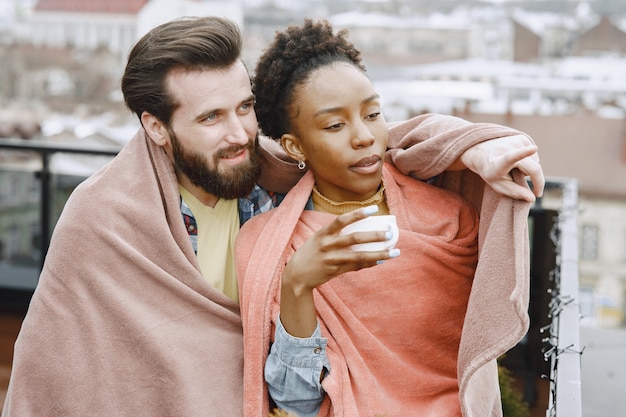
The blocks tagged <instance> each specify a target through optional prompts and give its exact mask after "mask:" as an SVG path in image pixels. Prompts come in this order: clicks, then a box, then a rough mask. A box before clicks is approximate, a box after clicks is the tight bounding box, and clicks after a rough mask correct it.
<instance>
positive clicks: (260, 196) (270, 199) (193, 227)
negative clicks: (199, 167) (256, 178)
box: [180, 185, 285, 254]
mask: <svg viewBox="0 0 626 417" xmlns="http://www.w3.org/2000/svg"><path fill="white" fill-rule="evenodd" d="M284 197H285V195H284V194H280V193H275V192H272V191H267V190H265V189H263V188H261V187H260V186H258V185H255V186H254V189H253V190H252V192H251V193H250V194H249V195H248V196H247V197H245V198H240V199H239V200H238V206H239V225H240V226H241V225H243V224H244V223H245V222H246V221H248V220H250V219H251V218H252V217H253V216H256V215H257V214H261V213H265V212H266V211H269V210H271V209H273V208H274V207H276V206H278V205H279V204H280V202H281V201H282V200H283V198H284ZM180 212H181V213H182V215H183V221H184V222H185V228H187V233H189V238H190V239H191V245H192V246H193V251H194V252H195V253H196V254H197V253H198V226H197V224H196V219H195V218H194V217H193V213H192V212H191V210H190V209H189V206H187V203H185V201H184V200H183V199H182V198H181V199H180Z"/></svg>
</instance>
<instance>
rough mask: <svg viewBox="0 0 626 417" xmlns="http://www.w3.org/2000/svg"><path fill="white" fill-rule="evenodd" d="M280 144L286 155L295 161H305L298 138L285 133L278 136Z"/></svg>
mask: <svg viewBox="0 0 626 417" xmlns="http://www.w3.org/2000/svg"><path fill="white" fill-rule="evenodd" d="M280 144H281V145H282V146H283V149H284V150H285V152H287V155H289V156H290V157H291V158H292V159H295V160H296V161H306V156H305V155H304V152H302V148H301V147H300V140H299V139H298V137H297V136H294V135H292V134H291V133H285V134H284V135H282V136H281V137H280Z"/></svg>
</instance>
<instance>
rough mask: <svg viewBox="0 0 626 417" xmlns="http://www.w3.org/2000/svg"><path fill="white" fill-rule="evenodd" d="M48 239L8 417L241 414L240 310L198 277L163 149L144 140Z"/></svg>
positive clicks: (76, 202)
mask: <svg viewBox="0 0 626 417" xmlns="http://www.w3.org/2000/svg"><path fill="white" fill-rule="evenodd" d="M53 242H54V243H53V245H52V246H50V250H49V252H48V257H47V259H46V262H45V266H44V269H43V272H42V275H41V278H40V281H39V285H38V287H37V289H36V292H35V295H34V297H33V300H32V302H31V306H30V309H29V311H28V314H27V316H26V319H25V321H24V324H23V327H22V329H21V332H20V334H19V337H18V340H17V342H16V346H15V358H14V362H13V374H12V376H11V384H10V387H9V392H8V394H7V400H6V403H5V409H4V413H3V416H4V417H9V416H15V417H29V416H32V417H41V416H63V417H85V416H133V417H135V416H150V417H158V416H163V417H165V416H168V417H169V416H209V415H211V416H239V415H241V410H242V389H241V381H242V378H243V375H242V362H241V360H242V349H243V348H242V336H241V331H242V329H241V319H240V316H239V306H238V305H237V304H236V303H234V302H233V301H231V300H230V299H229V298H227V297H226V296H225V295H224V294H222V293H221V292H220V291H218V290H216V289H215V288H213V287H212V286H211V285H209V284H208V283H207V282H206V280H204V278H203V277H202V275H201V274H200V271H199V266H198V263H197V260H196V256H195V254H194V252H193V248H192V246H191V242H190V240H189V236H188V234H187V231H186V229H185V225H184V223H183V221H182V217H181V213H180V196H179V192H178V186H177V182H176V177H175V174H174V171H173V167H172V165H171V163H170V162H169V160H168V159H167V156H166V155H165V153H164V152H163V151H162V149H161V148H159V147H157V146H155V145H154V144H153V143H152V141H151V140H149V139H147V138H146V137H145V136H144V134H143V132H139V133H138V134H137V135H136V136H135V138H134V139H133V140H132V141H131V142H130V143H129V144H128V145H127V146H126V147H125V148H124V150H123V151H122V152H121V153H120V154H119V155H118V157H117V158H115V159H114V160H113V162H112V163H111V164H109V165H108V166H107V167H105V168H104V169H103V170H101V171H100V172H98V173H96V174H95V175H93V176H92V177H91V178H89V179H88V180H86V181H85V182H83V183H82V184H81V185H80V186H79V187H78V189H77V190H76V191H75V192H74V194H73V195H72V197H71V198H70V201H69V202H68V204H67V205H66V209H65V211H64V213H63V215H62V216H61V219H60V220H59V222H58V224H57V226H56V229H55V231H54V237H53ZM72 259H75V260H76V262H72V261H71V260H72Z"/></svg>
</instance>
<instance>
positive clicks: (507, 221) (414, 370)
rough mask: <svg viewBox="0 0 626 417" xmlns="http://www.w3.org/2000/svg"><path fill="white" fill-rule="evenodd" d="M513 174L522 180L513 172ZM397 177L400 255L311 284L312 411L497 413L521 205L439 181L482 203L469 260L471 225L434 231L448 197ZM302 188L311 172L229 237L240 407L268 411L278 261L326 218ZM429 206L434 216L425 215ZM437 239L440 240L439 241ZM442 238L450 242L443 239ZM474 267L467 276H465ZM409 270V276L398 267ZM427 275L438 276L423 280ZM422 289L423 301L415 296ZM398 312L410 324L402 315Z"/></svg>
mask: <svg viewBox="0 0 626 417" xmlns="http://www.w3.org/2000/svg"><path fill="white" fill-rule="evenodd" d="M395 157H396V158H397V160H398V161H399V162H400V163H402V161H403V158H405V157H406V158H409V157H414V158H416V157H418V156H416V155H412V154H411V152H410V151H399V152H398V153H397V154H396V155H395ZM413 162H415V161H413ZM515 178H516V180H517V181H518V182H519V183H523V181H524V178H523V176H521V175H519V173H516V174H515ZM406 181H407V179H406V178H404V179H401V178H398V177H397V176H394V180H392V181H389V179H388V178H387V177H386V195H387V198H388V203H389V208H390V211H391V213H393V214H396V215H398V220H399V224H400V227H401V228H403V229H405V232H403V235H402V237H401V240H400V242H399V247H400V248H401V249H402V255H401V256H400V257H399V258H397V259H393V260H391V261H387V262H386V263H385V264H383V265H381V266H377V267H375V268H372V269H371V271H369V272H366V273H364V276H363V277H362V278H361V277H359V279H358V282H359V285H358V286H357V285H354V280H355V279H357V278H355V277H353V274H346V276H345V282H344V276H342V277H341V278H336V279H335V280H333V281H331V283H332V284H331V285H328V284H326V285H325V286H323V287H321V288H318V291H317V294H316V306H317V308H318V312H319V316H320V321H321V324H322V334H323V335H324V336H325V337H328V338H329V348H328V355H329V360H330V361H331V373H330V374H329V376H327V377H326V379H325V380H324V388H325V390H326V391H327V393H328V396H327V397H326V399H325V402H324V404H323V405H322V412H321V415H322V416H342V417H351V416H355V415H359V416H366V415H371V416H375V415H385V416H388V417H392V416H409V415H420V416H431V415H432V416H455V415H459V404H460V410H461V412H462V415H463V416H465V417H470V416H471V417H485V416H501V415H502V407H501V401H500V393H499V387H498V376H497V364H496V359H497V358H498V357H499V356H500V355H502V354H503V353H505V352H506V351H508V350H509V349H510V348H511V347H513V346H514V345H515V344H516V343H517V342H518V341H519V340H520V339H521V338H522V337H523V335H524V334H525V332H526V330H527V328H528V316H527V307H528V284H529V258H528V256H529V252H528V235H527V216H528V209H529V204H528V203H524V202H521V201H514V200H511V199H509V198H506V197H502V196H500V195H497V194H496V193H495V192H494V191H493V190H491V189H489V188H485V187H484V186H483V184H482V182H481V181H480V180H479V179H478V177H476V176H474V175H473V174H471V173H469V172H464V173H455V174H452V175H449V176H444V177H442V178H441V179H440V181H439V182H440V184H442V185H444V186H446V187H448V188H451V189H455V190H460V189H463V190H464V191H468V193H467V194H468V195H467V196H468V197H469V199H470V201H471V202H473V203H474V204H475V205H476V208H478V209H479V211H480V225H479V229H478V234H479V239H478V240H479V242H478V250H479V257H478V264H477V265H474V264H472V262H471V261H470V259H474V258H472V252H471V250H470V247H469V246H467V239H470V238H469V237H470V236H472V233H473V232H472V231H468V230H465V229H464V230H458V231H457V232H458V234H459V235H458V236H457V235H455V233H452V234H450V231H449V230H448V233H441V230H443V229H445V228H446V227H443V226H442V225H444V224H450V223H448V222H449V221H450V216H452V217H454V214H451V213H450V211H449V210H450V209H451V207H456V205H455V204H446V203H445V201H446V200H445V198H448V197H445V198H443V197H442V199H441V200H440V199H439V198H436V199H434V200H430V199H429V198H426V197H425V198H423V199H419V198H418V199H417V200H412V198H416V197H420V193H419V192H418V191H417V190H420V189H421V187H415V190H416V191H415V194H411V192H409V193H408V194H406V195H405V194H404V193H405V192H407V190H412V189H413V186H412V187H407V186H406V183H405V182H406ZM388 184H394V185H393V186H391V187H388ZM312 185H313V180H312V178H311V177H310V176H309V177H308V178H305V179H303V180H302V181H301V182H300V183H299V184H298V186H297V188H295V189H294V190H293V193H294V195H291V196H288V197H287V198H286V199H285V201H284V202H283V203H282V204H281V206H280V207H279V208H278V209H275V210H273V211H272V212H270V213H267V214H265V215H263V216H261V217H258V218H255V219H253V221H251V222H249V223H248V224H246V226H245V227H244V228H243V229H242V231H241V234H240V238H239V239H238V246H237V255H238V256H239V258H238V276H239V279H240V283H239V285H240V298H241V312H242V319H243V323H244V363H245V367H244V403H245V412H244V414H245V415H246V416H250V417H251V416H259V415H261V416H262V415H267V410H268V407H269V400H268V395H267V389H266V387H265V384H264V381H263V366H264V362H265V358H266V355H267V352H268V349H269V345H270V342H271V337H272V336H273V329H274V325H273V321H274V320H275V319H276V317H277V313H278V305H279V304H278V303H279V299H278V296H279V283H280V276H281V273H282V269H283V268H284V265H285V263H286V262H287V260H288V259H289V256H290V255H291V254H292V253H293V251H294V250H295V248H298V247H299V246H300V245H301V244H302V243H303V242H304V240H305V239H306V238H307V237H309V236H311V235H312V234H313V233H314V231H315V230H317V229H318V228H319V227H320V226H321V225H323V224H326V223H328V222H329V221H330V220H331V218H332V217H331V216H329V215H326V214H323V213H317V212H311V211H305V212H303V211H302V210H303V207H304V204H305V203H306V200H307V199H308V197H309V195H310V192H311V188H312ZM410 201H413V205H411V204H409V203H408V202H410ZM415 201H419V202H418V203H415ZM420 206H421V207H420ZM437 210H441V216H442V217H441V219H437V217H436V216H434V213H435V212H436V211H437ZM423 213H428V216H426V217H423ZM457 215H458V216H459V218H460V219H463V220H461V221H460V223H459V224H462V225H464V227H465V228H466V227H468V224H469V223H471V222H468V220H467V218H464V216H467V215H468V214H464V215H461V214H459V213H457ZM429 225H430V227H432V229H429ZM470 229H471V228H470ZM409 230H410V231H411V232H408V231H409ZM420 233H423V234H424V235H434V236H437V237H436V238H427V236H418V234H420ZM442 236H446V238H443V239H442V240H443V242H442V241H441V240H438V239H441V237H442ZM450 236H455V237H456V239H458V241H455V240H454V239H452V240H449V241H448V240H446V239H449V238H450ZM462 236H464V237H465V239H466V240H465V241H464V240H463V238H461V237H462ZM405 245H406V246H405ZM464 245H465V246H464ZM413 254H415V256H416V259H413V258H412V256H413ZM464 257H465V259H463V258H464ZM452 260H454V262H457V263H458V262H460V265H461V266H460V267H458V268H459V269H458V270H457V269H454V268H450V264H449V263H448V262H452ZM413 262H415V263H416V264H413ZM474 266H476V269H475V274H474V278H473V281H472V280H471V279H470V278H468V274H469V276H471V271H469V269H472V270H473V267H474ZM407 269H408V270H411V271H414V273H412V274H406V273H402V272H406V270H407ZM362 273H363V272H362ZM434 275H436V276H439V277H441V276H445V279H443V280H442V281H441V282H434V283H433V282H429V281H428V280H427V278H429V277H431V278H432V276H434ZM361 279H362V281H360V280H361ZM383 279H384V281H385V284H381V283H380V281H381V280H383ZM439 279H441V278H439ZM335 281H337V282H335ZM329 284H330V283H329ZM367 284H371V285H367ZM422 295H424V296H425V297H429V300H430V301H429V302H426V303H425V304H422V301H423V300H422V298H421V296H422ZM466 306H467V314H466V315H465V316H464V315H463V313H464V312H465V311H466V310H465V307H466ZM403 314H406V315H409V316H410V317H415V321H414V322H410V321H408V322H407V323H404V322H403V321H402V320H401V318H402V317H403V316H402V315H403ZM404 317H406V316H404ZM404 321H407V320H404ZM370 326H371V327H372V328H373V330H371V329H370ZM366 329H367V330H366ZM459 332H461V333H459ZM406 334H414V335H415V338H414V339H411V338H409V339H407V338H406V337H405V336H406ZM429 334H430V335H431V338H430V339H427V340H423V338H425V337H428V335H429ZM407 342H411V343H412V344H411V343H409V344H408V345H407ZM403 343H404V344H403ZM457 348H458V355H457V351H456V349H457ZM416 356H417V357H416ZM451 357H452V358H453V361H452V362H450V358H451ZM394 363H395V364H396V365H397V366H394V365H393V364H394ZM405 367H406V368H410V369H405ZM416 413H417V414H416Z"/></svg>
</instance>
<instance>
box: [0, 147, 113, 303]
mask: <svg viewBox="0 0 626 417" xmlns="http://www.w3.org/2000/svg"><path fill="white" fill-rule="evenodd" d="M117 152H119V148H104V147H93V146H92V147H86V146H77V145H76V144H71V145H67V144H59V143H54V142H47V141H46V142H44V141H38V140H32V139H28V140H25V139H0V306H1V307H2V309H3V310H5V311H6V310H17V311H21V310H24V309H25V308H26V307H27V305H28V301H29V300H30V296H31V295H32V292H33V290H34V289H35V287H36V285H37V280H38V277H39V272H40V270H41V266H42V264H43V260H44V258H45V256H46V252H47V249H48V244H49V242H50V235H51V233H52V230H53V228H54V225H55V224H56V221H57V219H58V217H59V214H60V213H61V210H62V209H63V205H64V204H65V202H66V201H67V198H68V197H69V195H70V193H71V192H72V191H73V189H74V187H76V185H78V184H79V183H80V182H81V181H83V180H84V179H85V178H86V177H87V176H88V175H90V174H91V173H92V172H93V171H94V170H95V169H97V167H99V166H101V165H103V164H104V163H106V162H108V161H109V160H110V159H111V158H112V157H113V156H115V155H116V154H117Z"/></svg>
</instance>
